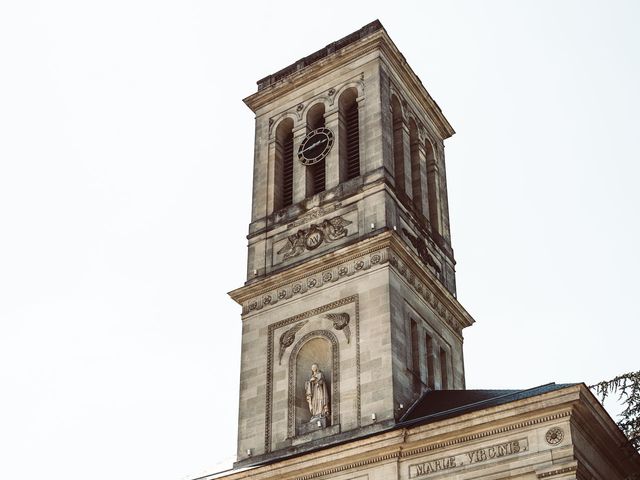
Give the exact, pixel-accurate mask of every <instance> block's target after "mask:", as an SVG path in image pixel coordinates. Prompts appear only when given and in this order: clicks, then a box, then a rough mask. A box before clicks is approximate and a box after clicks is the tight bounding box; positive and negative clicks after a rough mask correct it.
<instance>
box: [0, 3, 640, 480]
mask: <svg viewBox="0 0 640 480" xmlns="http://www.w3.org/2000/svg"><path fill="white" fill-rule="evenodd" d="M375 18H379V19H380V20H381V21H382V23H383V24H384V25H385V27H386V29H387V31H388V32H389V34H390V35H391V37H392V38H393V39H394V41H395V42H396V44H397V45H398V47H399V48H400V50H401V51H402V52H403V53H404V55H405V56H406V58H407V60H408V61H409V63H410V64H411V65H412V67H413V68H414V70H415V71H416V73H417V74H418V75H419V76H420V78H421V79H422V80H423V82H424V83H425V85H426V87H427V89H428V90H429V92H430V93H431V94H432V96H433V97H434V98H435V99H436V101H437V102H438V104H439V105H440V107H441V108H442V110H443V111H444V113H445V115H446V116H447V118H448V119H449V120H450V122H451V123H452V125H453V126H454V128H455V129H456V131H457V134H456V135H455V136H454V137H453V138H451V139H450V140H448V142H447V144H446V145H447V148H446V154H447V162H448V163H447V167H448V184H449V201H450V211H451V222H452V234H453V246H454V249H455V251H456V257H457V260H458V293H459V299H460V301H461V302H462V304H463V305H464V306H465V307H466V308H467V310H468V311H469V312H470V313H471V314H472V315H473V316H474V317H475V318H476V320H477V323H476V324H475V325H474V326H473V327H471V328H469V329H467V330H466V331H465V342H466V343H465V345H466V348H465V359H466V372H467V386H468V387H469V388H520V387H531V386H535V385H539V384H543V383H547V382H550V381H557V382H579V381H585V382H587V383H593V382H595V381H597V380H599V379H603V378H608V377H612V376H614V375H616V374H618V373H622V372H626V371H630V370H637V369H638V368H639V365H638V363H639V362H638V338H639V335H640V327H639V325H640V318H639V317H640V315H639V313H638V307H637V299H638V293H637V287H638V280H637V276H638V272H639V271H640V254H639V253H638V248H637V247H638V245H639V244H640V228H639V227H640V225H639V224H640V221H639V215H638V206H639V205H640V193H639V192H638V187H637V184H638V180H637V179H638V177H639V176H640V166H639V160H640V158H639V157H640V155H638V143H637V139H638V123H639V122H638V112H640V88H639V86H640V55H639V54H638V49H639V47H640V29H639V28H638V24H639V21H640V3H638V2H633V1H628V2H623V1H607V2H605V1H601V2H591V1H574V2H570V1H563V2H559V1H527V2H507V1H505V2H496V1H491V2H474V1H469V2H452V1H446V2H445V1H442V2H431V1H420V2H399V1H395V2H388V1H386V2H375V1H366V2H345V1H339V2H334V1H325V2H320V3H318V2H299V1H297V2H289V3H285V2H264V1H263V2H255V3H248V2H230V3H229V4H228V5H227V4H223V3H222V2H213V1H208V2H205V1H191V2H189V1H184V0H183V1H158V0H155V1H142V0H128V1H117V0H113V1H110V2H86V1H77V2H71V1H66V0H59V1H56V2H48V1H41V2H36V1H13V2H12V1H5V2H2V3H1V4H0V478H7V479H9V478H10V479H12V480H23V479H33V478H37V477H43V476H45V475H46V478H48V479H53V480H57V479H64V480H79V479H85V478H91V479H92V480H107V479H109V480H112V479H118V480H128V479H140V478H145V479H146V478H153V479H154V480H176V479H177V480H183V479H189V478H193V477H196V476H199V475H203V474H205V473H211V472H212V471H215V470H217V469H218V467H217V465H216V464H217V462H219V461H220V460H223V459H225V458H226V459H228V458H229V457H231V456H233V455H234V454H235V441H236V438H235V437H236V432H235V429H236V418H237V392H238V375H239V346H240V309H239V307H238V306H236V305H235V304H234V302H233V301H232V300H231V299H230V298H228V297H227V296H226V293H225V292H227V291H229V290H232V289H234V288H236V287H239V286H241V285H242V283H243V281H244V272H245V261H246V239H245V235H246V232H247V224H248V221H249V206H250V197H249V195H250V181H251V164H252V155H253V114H252V113H251V111H250V110H249V109H248V108H246V107H245V106H244V105H243V104H242V102H241V99H242V98H244V97H246V96H247V95H249V94H251V93H253V92H254V91H255V88H256V86H255V81H256V80H258V79H260V78H262V77H264V76H266V75H268V74H270V73H273V72H275V71H276V70H279V69H280V68H283V67H285V66H287V65H288V64H290V63H292V62H293V61H295V60H297V59H298V58H300V57H302V56H305V55H307V54H309V53H311V52H313V51H315V50H317V49H319V48H321V47H323V46H325V45H326V44H328V43H330V42H332V41H334V40H337V39H338V38H340V37H342V36H344V35H346V34H348V33H351V32H352V31H354V30H356V29H358V28H360V27H361V26H363V25H365V24H366V23H368V22H370V21H372V20H373V19H375Z"/></svg>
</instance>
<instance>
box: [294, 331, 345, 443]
mask: <svg viewBox="0 0 640 480" xmlns="http://www.w3.org/2000/svg"><path fill="white" fill-rule="evenodd" d="M314 363H315V364H317V365H318V366H319V367H320V370H322V373H323V375H324V378H325V382H327V383H328V385H327V387H328V390H329V401H330V409H329V410H330V412H329V413H330V414H329V418H328V420H330V425H337V424H338V422H339V418H340V411H339V405H340V388H339V386H340V359H339V345H338V339H337V338H336V336H335V335H334V334H333V333H332V332H330V331H328V330H316V331H313V332H310V333H307V334H306V335H305V336H304V337H302V338H301V339H300V340H299V341H298V343H296V345H295V347H294V348H293V350H292V351H291V356H290V357H289V398H288V406H289V412H288V419H287V426H288V434H289V437H295V436H296V435H298V432H299V430H300V426H301V425H302V424H304V423H307V422H309V420H310V419H311V413H310V412H309V407H308V404H307V401H306V397H305V382H306V381H307V380H308V379H309V376H310V373H311V365H312V364H314Z"/></svg>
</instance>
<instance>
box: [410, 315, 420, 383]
mask: <svg viewBox="0 0 640 480" xmlns="http://www.w3.org/2000/svg"><path fill="white" fill-rule="evenodd" d="M419 348H420V347H419V346H418V324H417V323H416V321H415V320H414V319H411V370H413V373H415V374H416V375H417V376H418V377H419V376H420V351H419Z"/></svg>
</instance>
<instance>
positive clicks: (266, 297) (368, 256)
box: [229, 231, 474, 335]
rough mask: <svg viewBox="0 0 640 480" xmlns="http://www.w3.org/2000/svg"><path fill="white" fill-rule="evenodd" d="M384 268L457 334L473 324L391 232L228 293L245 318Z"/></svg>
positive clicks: (436, 280)
mask: <svg viewBox="0 0 640 480" xmlns="http://www.w3.org/2000/svg"><path fill="white" fill-rule="evenodd" d="M387 264H389V265H391V267H393V269H394V271H396V272H398V273H399V274H400V275H401V276H402V277H403V278H404V279H405V281H406V282H407V283H408V284H409V285H410V286H411V288H412V289H413V290H414V291H415V292H416V293H417V294H418V295H419V296H421V297H422V298H423V299H424V300H425V301H426V302H427V303H428V304H429V305H430V306H431V308H432V309H433V310H434V311H435V312H436V313H437V314H438V315H440V316H441V317H442V318H443V319H444V321H445V322H446V323H447V324H448V325H449V326H450V328H452V329H453V331H454V332H455V333H456V334H458V335H460V333H461V331H462V329H463V328H465V327H468V326H470V325H472V324H473V323H474V320H473V318H472V317H471V316H470V315H469V313H467V311H466V310H465V309H464V307H462V305H460V303H459V302H458V301H457V300H456V299H455V298H454V297H453V296H452V295H451V294H450V293H449V292H448V291H447V290H446V288H445V287H444V286H443V285H442V284H441V283H440V281H439V280H438V279H437V278H436V277H435V275H433V273H432V272H430V271H428V270H427V269H426V268H425V267H424V266H423V265H422V261H421V260H420V259H419V258H417V257H416V254H415V253H414V252H413V251H411V250H410V248H409V247H408V246H407V245H406V244H405V242H404V241H403V240H401V239H400V238H399V237H398V235H397V234H395V233H394V232H392V231H387V232H384V233H381V234H379V235H377V236H375V237H373V238H371V239H369V240H366V241H364V242H360V243H359V244H358V245H357V246H347V247H344V248H342V249H340V250H337V251H336V252H332V253H329V254H327V255H325V256H322V257H320V258H318V259H315V260H311V261H310V262H308V263H307V264H306V265H304V266H300V267H292V268H291V269H290V270H287V271H285V272H283V273H282V274H277V275H274V276H273V277H271V278H270V279H266V280H264V281H263V282H260V283H255V284H251V285H247V286H245V287H241V288H239V289H237V290H234V291H232V292H230V293H229V295H231V297H232V298H233V299H234V300H235V301H236V302H238V303H240V304H241V305H242V314H243V316H244V317H245V318H246V316H247V315H251V314H253V313H255V312H257V311H259V310H262V309H263V308H271V307H272V306H273V305H275V304H277V303H278V302H281V301H285V300H289V299H291V298H293V297H295V296H298V295H305V294H306V293H308V292H310V291H312V290H313V289H315V288H322V287H323V286H324V285H325V284H331V283H336V282H340V281H343V280H345V279H346V278H350V277H354V276H358V275H361V274H362V273H363V272H365V271H367V270H370V269H372V268H382V267H384V266H387Z"/></svg>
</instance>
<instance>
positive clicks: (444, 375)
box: [440, 348, 449, 390]
mask: <svg viewBox="0 0 640 480" xmlns="http://www.w3.org/2000/svg"><path fill="white" fill-rule="evenodd" d="M447 364H448V362H447V352H446V351H445V350H444V349H442V348H441V349H440V383H441V387H440V388H442V389H443V390H447V389H448V388H449V375H448V369H447Z"/></svg>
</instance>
